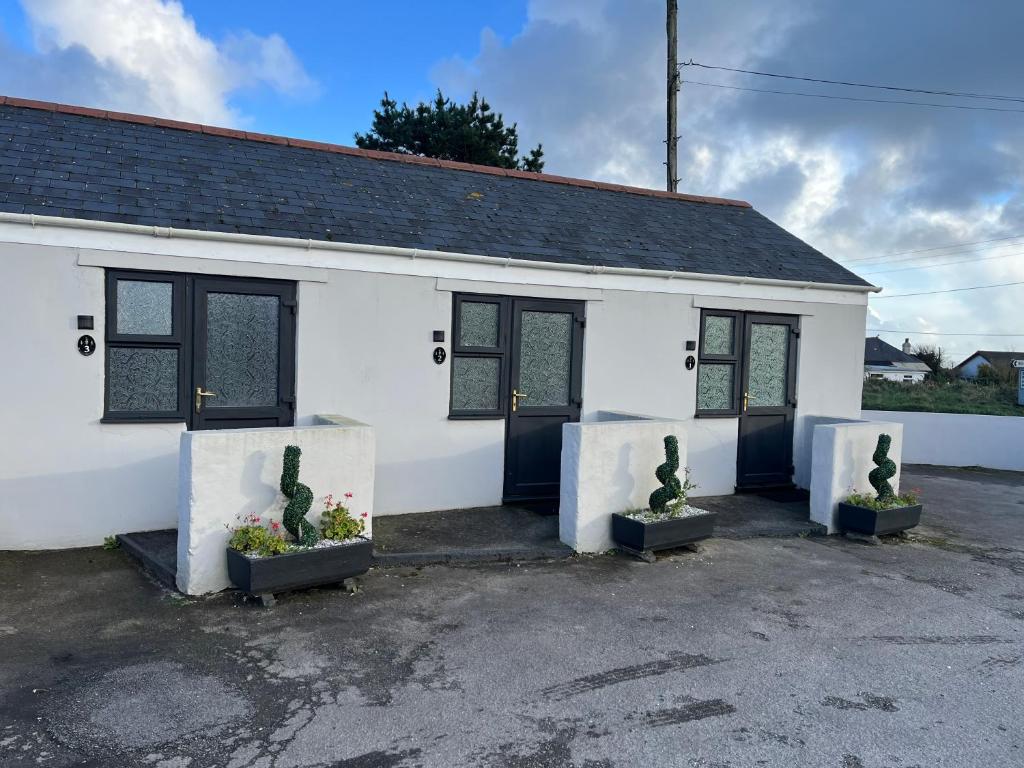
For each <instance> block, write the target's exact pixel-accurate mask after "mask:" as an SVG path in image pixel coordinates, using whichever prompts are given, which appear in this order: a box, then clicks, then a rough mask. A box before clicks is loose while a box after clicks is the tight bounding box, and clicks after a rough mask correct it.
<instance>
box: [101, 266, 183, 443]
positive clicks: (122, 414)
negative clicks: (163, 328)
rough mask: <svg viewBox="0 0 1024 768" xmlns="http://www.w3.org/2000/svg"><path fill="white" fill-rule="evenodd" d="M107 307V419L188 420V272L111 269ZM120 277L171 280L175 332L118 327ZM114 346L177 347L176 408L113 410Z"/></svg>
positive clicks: (102, 420) (110, 422)
mask: <svg viewBox="0 0 1024 768" xmlns="http://www.w3.org/2000/svg"><path fill="white" fill-rule="evenodd" d="M104 279H105V281H106V283H105V288H104V290H105V296H106V308H105V312H104V317H105V328H104V339H105V344H104V351H103V417H102V418H101V419H100V421H101V422H103V423H108V424H124V423H169V422H187V421H188V406H189V400H188V360H186V349H185V338H186V337H187V332H188V329H187V328H186V324H187V322H188V316H187V312H186V307H187V303H188V297H187V295H186V292H187V290H188V288H187V281H186V276H185V275H184V274H182V273H175V272H153V271H142V270H129V269H107V270H106V275H105V278H104ZM119 280H131V281H140V282H158V283H170V284H171V286H172V288H171V334H170V335H169V336H156V335H151V334H128V333H118V331H117V283H118V281H119ZM111 349H174V350H176V351H177V353H178V407H177V408H176V409H175V410H174V411H112V410H111V409H110V352H109V350H111Z"/></svg>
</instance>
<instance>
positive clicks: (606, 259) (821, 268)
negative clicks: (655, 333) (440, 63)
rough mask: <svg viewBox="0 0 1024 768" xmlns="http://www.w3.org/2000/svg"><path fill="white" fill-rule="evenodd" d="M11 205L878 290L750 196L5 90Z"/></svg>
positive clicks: (6, 194)
mask: <svg viewBox="0 0 1024 768" xmlns="http://www.w3.org/2000/svg"><path fill="white" fill-rule="evenodd" d="M0 211H6V212H13V213H34V214H41V215H48V216H60V217H65V218H76V219H92V220H100V221H111V222H124V223H129V224H141V225H146V226H161V227H174V228H180V229H191V230H201V231H216V232H238V233H244V234H253V235H268V236H272V237H291V238H302V239H312V240H325V241H332V240H333V241H338V242H345V243H356V244H369V245H385V246H396V247H404V248H419V249H423V250H436V251H447V252H455V253H472V254H478V255H482V256H497V257H502V258H512V259H523V260H532V261H546V262H556V263H565V264H583V265H588V266H604V267H633V268H640V269H651V270H672V271H679V272H691V273H703V274H713V275H730V276H740V277H755V278H774V279H781V280H794V281H801V282H816V283H834V284H842V285H849V286H864V287H867V286H869V285H870V284H869V283H867V282H865V281H864V280H862V279H861V278H859V277H857V276H856V275H855V274H853V273H852V272H850V271H849V270H847V269H845V268H843V267H841V266H840V265H839V264H837V263H835V262H834V261H832V260H831V259H829V258H828V257H826V256H825V255H824V254H822V253H821V252H819V251H817V250H815V249H814V248H812V247H811V246H809V245H807V244H806V243H804V242H803V241H802V240H800V239H799V238H797V237H796V236H794V235H792V234H790V233H789V232H787V231H786V230H784V229H782V227H780V226H778V225H777V224H775V223H773V222H772V221H770V220H769V219H767V218H766V217H764V216H762V215H761V214H760V213H758V212H757V211H755V210H753V209H752V208H751V207H750V205H749V203H745V202H742V201H739V200H725V199H721V198H709V197H700V196H693V195H682V194H674V193H669V192H662V191H658V190H648V189H639V188H634V187H625V186H621V185H616V184H604V183H600V182H594V181H587V180H584V179H570V178H565V177H561V176H551V175H547V174H536V173H527V172H524V171H517V170H507V169H502V168H491V167H487V166H478V165H469V164H465V163H455V162H449V161H443V160H435V159H432V158H423V157H417V156H412V155H399V154H392V153H386V152H373V151H367V150H360V149H353V148H351V147H342V146H338V145H333V144H323V143H320V142H312V141H304V140H300V139H288V138H283V137H279V136H268V135H265V134H254V133H246V132H243V131H236V130H230V129H225V128H216V127H211V126H203V125H196V124H192V123H182V122H178V121H174V120H163V119H158V118H152V117H144V116H139V115H126V114H122V113H116V112H104V111H102V110H94V109H87V108H83V107H71V106H64V105H59V104H51V103H48V102H34V101H28V100H24V99H14V98H10V97H2V96H0Z"/></svg>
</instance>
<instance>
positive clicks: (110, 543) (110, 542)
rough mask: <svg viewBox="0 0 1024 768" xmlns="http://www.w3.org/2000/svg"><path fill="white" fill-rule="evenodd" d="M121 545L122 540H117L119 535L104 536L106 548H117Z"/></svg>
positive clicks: (104, 546)
mask: <svg viewBox="0 0 1024 768" xmlns="http://www.w3.org/2000/svg"><path fill="white" fill-rule="evenodd" d="M120 546H121V542H119V541H118V540H117V536H104V537H103V548H104V549H108V550H109V549H117V548H118V547H120Z"/></svg>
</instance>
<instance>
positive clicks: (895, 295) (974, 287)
mask: <svg viewBox="0 0 1024 768" xmlns="http://www.w3.org/2000/svg"><path fill="white" fill-rule="evenodd" d="M1010 285H1024V280H1019V281H1017V282H1015V283H993V284H992V285H971V286H968V287H967V288H945V289H943V290H941V291H921V292H920V293H893V294H890V295H888V296H872V298H873V299H900V298H903V297H905V296H930V295H932V294H936V293H956V292H958V291H980V290H983V289H985V288H1006V287H1007V286H1010Z"/></svg>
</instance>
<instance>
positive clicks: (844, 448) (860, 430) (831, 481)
mask: <svg viewBox="0 0 1024 768" xmlns="http://www.w3.org/2000/svg"><path fill="white" fill-rule="evenodd" d="M813 432H814V437H813V447H812V459H811V520H813V521H814V522H816V523H821V524H822V525H824V526H827V527H828V532H829V533H835V532H836V531H837V530H838V528H837V527H836V516H837V515H838V513H839V502H840V501H843V500H844V499H845V498H846V497H847V496H849V495H850V494H851V493H855V492H856V493H873V492H874V489H873V488H872V487H871V484H870V483H869V482H868V473H869V472H871V470H873V469H875V467H876V464H875V463H874V461H872V460H871V457H872V455H873V454H874V452H875V448H876V446H877V445H878V436H879V435H882V434H887V435H889V436H890V437H892V444H891V446H890V447H889V454H888V455H889V458H890V459H892V460H893V461H894V462H896V475H895V476H894V477H893V478H892V479H891V480H890V481H889V484H890V485H892V487H893V490H895V491H896V492H897V493H899V489H900V457H901V452H902V449H903V425H902V424H897V423H886V422H881V421H843V422H837V423H831V424H830V423H821V422H819V423H817V424H816V425H815V426H814V430H813Z"/></svg>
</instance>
